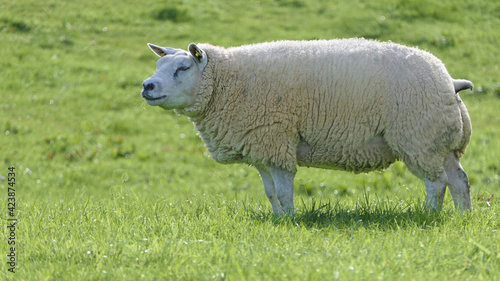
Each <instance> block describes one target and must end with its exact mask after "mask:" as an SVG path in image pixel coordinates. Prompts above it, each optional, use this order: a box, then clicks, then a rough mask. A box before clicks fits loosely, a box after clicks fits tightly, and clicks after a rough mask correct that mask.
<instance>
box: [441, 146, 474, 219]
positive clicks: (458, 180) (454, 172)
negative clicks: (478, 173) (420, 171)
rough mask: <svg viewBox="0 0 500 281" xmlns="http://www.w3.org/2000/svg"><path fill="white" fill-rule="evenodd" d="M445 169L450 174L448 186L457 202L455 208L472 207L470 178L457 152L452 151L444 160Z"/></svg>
mask: <svg viewBox="0 0 500 281" xmlns="http://www.w3.org/2000/svg"><path fill="white" fill-rule="evenodd" d="M444 169H445V171H446V174H447V176H448V187H449V188H450V193H451V196H452V198H453V203H455V208H457V209H459V210H461V211H463V210H470V209H471V200H470V185H469V178H468V177H467V174H466V173H465V171H464V169H463V168H462V165H460V162H459V161H458V159H457V157H456V156H455V153H453V152H450V153H449V154H448V155H447V156H446V158H445V160H444Z"/></svg>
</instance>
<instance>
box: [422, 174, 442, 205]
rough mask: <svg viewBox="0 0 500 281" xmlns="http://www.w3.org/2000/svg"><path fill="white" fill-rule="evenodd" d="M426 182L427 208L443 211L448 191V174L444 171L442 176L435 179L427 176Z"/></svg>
mask: <svg viewBox="0 0 500 281" xmlns="http://www.w3.org/2000/svg"><path fill="white" fill-rule="evenodd" d="M424 183H425V190H426V192H427V200H426V205H427V210H435V211H441V209H442V208H443V200H444V194H445V192H446V174H445V173H443V174H442V175H441V177H440V178H438V179H436V180H434V181H431V180H429V179H427V178H425V179H424Z"/></svg>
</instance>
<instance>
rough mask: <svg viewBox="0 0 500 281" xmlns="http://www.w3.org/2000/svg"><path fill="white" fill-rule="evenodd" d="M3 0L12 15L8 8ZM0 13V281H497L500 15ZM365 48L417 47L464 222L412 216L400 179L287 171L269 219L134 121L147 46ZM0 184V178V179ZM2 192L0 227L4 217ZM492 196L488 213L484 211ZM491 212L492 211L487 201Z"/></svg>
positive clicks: (182, 140) (158, 116) (186, 127)
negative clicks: (11, 172) (460, 138)
mask: <svg viewBox="0 0 500 281" xmlns="http://www.w3.org/2000/svg"><path fill="white" fill-rule="evenodd" d="M7 2H8V3H7ZM7 2H6V3H2V4H0V53H1V54H2V57H1V59H0V69H1V72H0V73H1V75H0V135H1V136H0V175H2V176H3V177H7V173H8V167H15V168H16V170H15V171H16V186H15V187H16V210H15V211H16V217H17V218H18V219H19V222H18V228H17V233H16V255H17V268H16V273H15V274H12V273H10V272H8V271H7V269H8V266H7V264H6V262H7V259H6V258H5V255H6V254H8V253H9V247H10V245H8V244H7V237H8V235H9V233H8V230H7V229H6V228H5V227H4V230H3V231H1V232H0V254H1V255H2V256H3V257H4V258H5V259H4V260H3V261H2V263H1V264H2V265H1V267H0V280H4V279H5V280H140V279H142V280H180V279H184V280H212V279H215V280H222V279H227V280H279V279H285V278H286V279H287V280H314V279H328V280H335V279H338V280H373V279H383V280H396V279H401V278H406V279H410V280H426V279H427V280H436V279H442V280H449V279H454V280H494V279H495V278H496V276H499V275H500V270H499V268H500V251H499V248H500V246H499V241H500V237H499V233H498V231H499V228H500V223H499V218H498V213H499V211H500V204H499V203H498V200H496V198H494V197H493V196H492V195H494V194H495V195H496V196H497V197H498V196H499V193H500V179H499V175H500V161H499V160H498V159H500V141H499V140H500V114H499V111H498V110H499V108H500V82H499V80H498V77H500V62H499V60H498V58H499V57H500V49H499V48H498V46H499V45H500V33H499V32H498V27H499V26H500V18H499V17H498V14H499V13H500V4H499V3H496V2H495V1H489V0H479V1H474V2H470V1H451V0H445V1H431V0H426V1H416V0H406V1H404V0H383V1H356V0H354V1H326V0H325V1H305V0H280V1H278V0H277V1H239V0H237V1H222V0H209V1H191V0H185V1H181V0H177V1H146V2H144V1H143V2H141V3H140V4H137V2H134V1H127V0H125V1H116V0H110V1H85V2H82V1H55V0H54V1H51V0H49V1H42V2H40V1H31V0H28V1H22V2H19V1H17V2H15V1H11V2H9V1H7ZM340 37H367V38H374V39H378V40H384V41H385V40H392V41H393V42H398V43H402V44H406V45H410V46H418V47H419V48H421V49H426V50H428V51H430V52H432V53H434V54H435V55H436V56H437V57H439V58H440V59H441V60H442V61H443V62H444V63H445V64H446V65H447V67H448V69H449V72H450V73H451V74H452V76H453V77H455V78H464V79H469V80H471V81H473V82H474V84H475V90H474V92H462V93H461V96H462V98H463V100H464V102H465V104H466V105H467V108H468V110H469V113H470V115H471V118H472V122H473V128H474V131H473V136H472V139H471V144H470V146H469V149H468V150H467V153H466V155H465V156H464V158H463V160H462V164H463V166H464V168H465V170H466V171H467V172H468V174H469V177H470V180H471V184H472V197H473V204H474V210H473V211H472V212H470V213H469V212H467V213H463V214H461V213H458V212H455V211H454V210H453V206H452V205H453V204H452V202H451V198H450V196H449V195H447V196H446V199H445V208H444V211H443V212H441V213H439V214H434V213H428V212H426V211H425V210H424V202H423V200H424V198H425V192H424V185H423V183H422V182H421V181H420V180H418V179H417V178H416V177H414V176H413V175H411V174H410V173H409V172H408V171H407V169H406V167H405V166H404V164H402V163H399V162H398V163H395V164H394V165H392V166H391V167H390V168H389V169H387V170H385V171H381V172H374V173H370V174H360V175H354V174H350V173H346V172H340V171H328V170H319V169H306V168H301V169H299V172H298V174H297V177H296V180H295V185H296V187H295V200H296V206H297V208H298V214H297V217H296V219H295V220H284V221H279V220H276V219H275V218H273V217H272V215H271V207H270V204H269V203H268V202H267V199H266V198H265V194H264V188H263V186H262V183H261V181H260V178H259V176H258V174H257V172H256V171H255V170H254V169H253V168H251V167H248V166H246V165H221V164H216V163H214V162H213V161H212V160H211V159H210V158H209V157H208V156H207V153H206V151H205V148H204V146H203V143H202V142H201V140H200V139H199V138H198V137H197V136H196V132H195V131H194V130H193V126H192V124H190V122H189V121H188V120H187V118H186V117H182V116H176V115H175V114H174V113H173V112H167V111H163V110H161V109H159V108H153V107H148V106H145V105H144V103H143V101H142V100H141V98H140V90H141V84H142V81H143V80H144V79H145V78H147V77H149V76H150V75H152V74H153V73H154V70H155V60H156V56H155V55H154V54H152V53H151V52H150V51H149V50H148V48H147V46H146V43H147V42H151V43H155V44H159V45H168V46H171V47H176V48H186V47H187V45H188V44H189V43H191V42H209V43H211V44H215V45H221V46H226V47H229V46H237V45H241V44H249V43H255V42H262V41H270V40H280V39H329V38H340ZM0 179H1V178H0ZM7 187H8V181H7V180H4V181H0V191H1V193H2V194H0V206H2V207H1V209H0V217H1V218H2V219H4V221H5V220H6V219H7V218H8V210H7V198H8V196H7ZM492 197H493V198H492ZM490 198H492V199H490Z"/></svg>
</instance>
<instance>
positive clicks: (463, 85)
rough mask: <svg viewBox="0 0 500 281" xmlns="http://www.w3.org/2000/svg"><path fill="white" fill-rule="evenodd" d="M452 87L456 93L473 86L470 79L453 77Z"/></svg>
mask: <svg viewBox="0 0 500 281" xmlns="http://www.w3.org/2000/svg"><path fill="white" fill-rule="evenodd" d="M453 87H455V93H458V92H460V91H462V90H465V89H471V90H472V87H474V85H473V84H472V82H471V81H469V80H463V79H456V80H455V79H453Z"/></svg>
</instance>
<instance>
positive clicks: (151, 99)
mask: <svg viewBox="0 0 500 281" xmlns="http://www.w3.org/2000/svg"><path fill="white" fill-rule="evenodd" d="M142 97H143V98H144V99H145V100H146V101H155V100H161V99H164V98H166V97H167V95H163V96H159V97H156V98H155V97H152V96H150V95H148V94H147V93H144V92H143V93H142Z"/></svg>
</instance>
